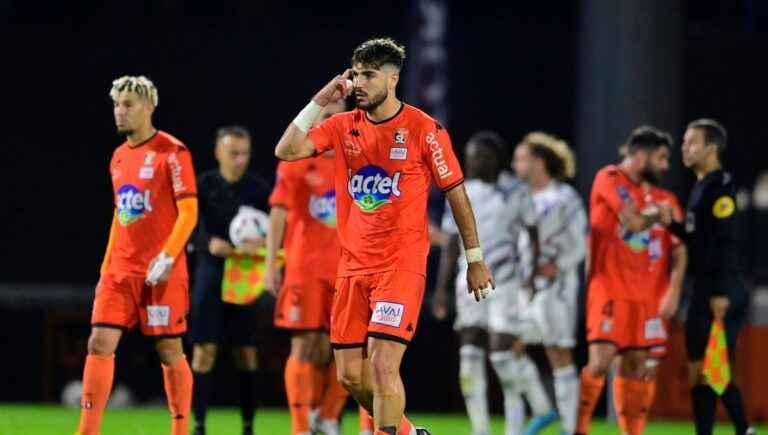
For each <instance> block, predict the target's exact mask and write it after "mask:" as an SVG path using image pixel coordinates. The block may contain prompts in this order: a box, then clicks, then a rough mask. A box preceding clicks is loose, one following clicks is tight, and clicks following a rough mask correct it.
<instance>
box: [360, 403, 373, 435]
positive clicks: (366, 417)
mask: <svg viewBox="0 0 768 435" xmlns="http://www.w3.org/2000/svg"><path fill="white" fill-rule="evenodd" d="M357 406H358V412H359V414H360V432H361V433H365V432H368V433H373V417H371V415H370V414H368V411H366V410H365V408H363V407H362V406H360V405H357Z"/></svg>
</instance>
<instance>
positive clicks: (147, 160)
mask: <svg viewBox="0 0 768 435" xmlns="http://www.w3.org/2000/svg"><path fill="white" fill-rule="evenodd" d="M109 172H110V173H111V175H112V187H113V189H114V195H115V207H116V208H117V217H118V225H117V229H116V233H115V240H114V245H113V247H112V252H111V256H110V263H109V271H110V272H115V273H124V274H127V275H135V276H144V275H145V274H146V272H147V267H148V266H149V263H150V262H151V261H152V259H153V258H155V257H156V256H157V255H158V254H159V253H160V250H161V249H162V247H163V245H164V244H165V242H166V240H167V239H168V237H169V236H170V235H171V231H172V229H173V225H174V224H175V223H176V217H177V216H178V210H177V209H176V201H177V200H179V199H182V198H185V197H189V196H196V195H197V186H196V182H195V170H194V168H193V166H192V156H191V155H190V152H189V150H188V149H187V147H186V146H185V145H184V144H183V143H182V142H181V141H179V140H178V139H176V138H175V137H173V136H171V135H170V134H168V133H165V132H162V131H158V132H157V133H155V135H154V136H152V137H151V138H150V139H149V140H147V141H146V142H144V143H142V144H139V145H135V146H130V145H129V144H128V143H127V142H126V143H124V144H122V145H120V146H119V147H118V148H117V149H116V150H115V152H114V154H113V155H112V161H111V163H110V166H109ZM174 269H176V270H178V272H177V273H180V274H183V275H185V276H186V274H187V267H186V254H185V253H184V252H182V253H181V254H179V258H177V259H176V266H175V268H174Z"/></svg>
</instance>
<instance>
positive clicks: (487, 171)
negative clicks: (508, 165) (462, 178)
mask: <svg viewBox="0 0 768 435" xmlns="http://www.w3.org/2000/svg"><path fill="white" fill-rule="evenodd" d="M464 154H465V157H466V161H465V163H464V164H465V166H466V175H467V178H482V179H488V178H493V176H494V175H496V171H497V168H498V167H499V158H498V156H497V155H496V153H495V152H494V151H493V150H492V149H490V148H489V147H487V146H483V145H480V144H478V143H476V142H469V143H468V144H467V146H466V147H465V148H464Z"/></svg>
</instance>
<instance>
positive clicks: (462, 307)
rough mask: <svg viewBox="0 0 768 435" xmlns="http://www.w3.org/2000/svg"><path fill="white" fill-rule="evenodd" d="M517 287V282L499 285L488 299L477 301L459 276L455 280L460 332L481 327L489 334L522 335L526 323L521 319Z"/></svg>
mask: <svg viewBox="0 0 768 435" xmlns="http://www.w3.org/2000/svg"><path fill="white" fill-rule="evenodd" d="M518 293H519V291H518V286H517V284H516V283H515V282H514V281H508V282H506V283H497V284H496V290H491V291H490V293H489V294H488V297H487V298H486V299H480V302H477V301H476V300H475V296H474V294H472V293H468V292H467V280H466V279H465V278H464V277H462V276H460V277H459V279H457V280H456V322H455V323H454V325H453V327H454V329H456V330H457V331H459V330H461V329H464V328H480V329H484V330H486V331H489V332H497V333H502V334H512V335H518V336H519V335H521V334H522V333H523V329H522V328H523V324H522V323H521V321H520V318H519V315H518V313H519V309H518V305H517V304H518V298H519V296H518Z"/></svg>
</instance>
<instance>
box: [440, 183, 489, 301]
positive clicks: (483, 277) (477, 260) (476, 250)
mask: <svg viewBox="0 0 768 435" xmlns="http://www.w3.org/2000/svg"><path fill="white" fill-rule="evenodd" d="M445 197H446V199H447V200H448V205H449V206H450V207H451V212H452V213H453V220H454V221H455V222H456V227H457V228H458V230H459V234H460V235H461V240H462V242H463V243H464V251H465V254H466V256H467V284H468V291H469V292H471V293H474V295H475V300H477V301H479V300H480V298H481V297H483V298H485V297H486V296H487V291H488V290H487V288H488V286H489V285H490V286H491V287H492V288H496V282H495V281H494V280H493V276H492V275H491V272H490V270H489V269H488V266H487V265H486V264H485V261H484V260H483V254H482V251H481V250H480V239H479V237H478V236H477V225H476V224H475V214H474V212H473V211H472V204H471V203H470V202H469V197H467V191H466V189H465V188H464V183H461V184H459V185H458V186H456V187H454V188H452V189H450V190H449V191H447V192H446V193H445Z"/></svg>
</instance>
